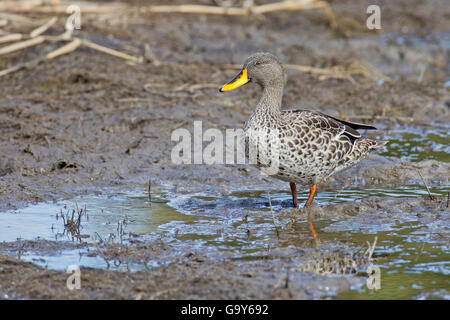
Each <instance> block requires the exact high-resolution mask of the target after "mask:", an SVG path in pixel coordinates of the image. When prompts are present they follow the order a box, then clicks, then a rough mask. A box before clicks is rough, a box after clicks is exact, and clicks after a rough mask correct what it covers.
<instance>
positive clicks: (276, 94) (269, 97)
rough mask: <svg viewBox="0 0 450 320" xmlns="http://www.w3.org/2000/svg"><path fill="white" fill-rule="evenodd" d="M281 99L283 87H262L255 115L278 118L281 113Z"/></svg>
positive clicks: (279, 85)
mask: <svg viewBox="0 0 450 320" xmlns="http://www.w3.org/2000/svg"><path fill="white" fill-rule="evenodd" d="M282 98H283V85H282V84H281V83H280V84H277V85H271V86H264V87H263V92H262V96H261V98H260V99H259V102H258V104H257V105H256V110H255V112H256V113H261V114H264V115H266V116H269V117H279V116H280V112H281V100H282Z"/></svg>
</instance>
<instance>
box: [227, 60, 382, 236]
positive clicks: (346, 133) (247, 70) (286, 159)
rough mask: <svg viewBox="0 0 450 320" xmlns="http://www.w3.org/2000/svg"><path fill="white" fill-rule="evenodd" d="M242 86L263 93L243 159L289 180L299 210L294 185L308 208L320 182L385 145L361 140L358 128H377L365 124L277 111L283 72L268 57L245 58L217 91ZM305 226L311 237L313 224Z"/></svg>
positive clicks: (246, 132) (246, 131)
mask: <svg viewBox="0 0 450 320" xmlns="http://www.w3.org/2000/svg"><path fill="white" fill-rule="evenodd" d="M247 83H256V84H257V85H258V86H259V87H260V88H261V91H262V94H261V97H260V99H259V102H258V103H257V105H256V108H255V109H254V111H253V113H252V114H251V115H250V117H249V118H248V120H247V121H246V122H245V124H244V128H243V132H244V137H245V150H246V155H247V157H250V160H252V159H253V161H251V163H252V164H254V165H256V167H258V168H259V169H261V170H262V171H263V173H264V174H266V175H268V176H271V177H274V178H277V179H280V180H283V181H286V182H289V185H290V189H291V194H292V201H293V205H294V207H295V208H299V202H298V199H297V184H300V185H305V186H309V188H310V189H309V197H308V199H307V201H306V203H305V207H309V206H311V205H312V203H313V201H314V198H315V196H316V195H317V185H318V184H319V183H321V182H323V181H325V180H326V179H327V178H329V177H330V176H332V175H333V174H335V173H337V172H339V171H341V170H343V169H346V168H348V167H351V166H354V165H355V164H357V163H358V162H359V161H360V160H362V159H363V158H364V157H366V156H367V155H368V153H369V152H370V151H372V150H374V149H377V148H381V147H383V146H384V145H385V144H386V143H387V142H388V141H379V140H373V139H369V138H366V137H363V136H362V135H361V133H360V132H359V131H358V130H360V129H363V130H375V129H376V128H375V127H373V126H370V125H366V124H361V123H356V122H350V121H344V120H340V119H338V118H335V117H333V116H330V115H327V114H324V113H322V112H319V111H315V110H308V109H300V108H298V107H297V108H296V106H293V107H291V108H289V109H282V98H283V90H284V84H285V74H284V68H283V66H282V64H281V62H280V61H279V60H278V58H277V57H276V56H274V55H273V54H271V53H268V52H258V53H255V54H253V55H251V56H250V57H248V58H247V60H246V61H245V62H244V65H243V67H242V70H241V71H240V72H239V73H238V74H237V75H236V76H235V77H234V78H233V79H232V80H231V81H229V82H228V83H226V84H225V85H223V86H222V87H221V88H220V89H219V91H220V92H226V91H231V90H235V89H237V88H239V87H241V86H243V85H245V84H247ZM252 150H253V152H251V151H252ZM309 226H310V230H311V233H312V236H313V237H314V238H316V237H317V232H316V230H315V227H314V224H313V222H312V221H309Z"/></svg>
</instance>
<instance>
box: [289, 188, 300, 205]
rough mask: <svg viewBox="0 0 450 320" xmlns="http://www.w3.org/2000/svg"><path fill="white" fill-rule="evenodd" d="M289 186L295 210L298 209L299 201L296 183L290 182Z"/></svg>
mask: <svg viewBox="0 0 450 320" xmlns="http://www.w3.org/2000/svg"><path fill="white" fill-rule="evenodd" d="M289 185H290V187H291V192H292V201H293V202H294V208H298V207H299V205H298V200H297V187H296V185H295V182H289Z"/></svg>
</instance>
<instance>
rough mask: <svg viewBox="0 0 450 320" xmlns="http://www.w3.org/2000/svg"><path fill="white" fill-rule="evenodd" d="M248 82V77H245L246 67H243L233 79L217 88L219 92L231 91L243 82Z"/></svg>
mask: <svg viewBox="0 0 450 320" xmlns="http://www.w3.org/2000/svg"><path fill="white" fill-rule="evenodd" d="M248 82H250V79H249V78H248V77H247V69H246V68H244V69H242V70H241V72H239V73H238V74H237V75H236V77H234V79H233V80H231V81H230V82H228V83H227V84H225V85H224V86H223V87H222V88H220V89H219V91H220V92H224V91H231V90H234V89H236V88H239V87H240V86H243V85H244V84H246V83H248Z"/></svg>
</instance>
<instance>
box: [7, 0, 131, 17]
mask: <svg viewBox="0 0 450 320" xmlns="http://www.w3.org/2000/svg"><path fill="white" fill-rule="evenodd" d="M71 4H74V3H73V2H72V1H64V2H60V4H54V5H48V3H46V2H44V1H32V0H22V1H3V2H0V11H1V12H14V13H54V14H55V13H56V14H60V13H62V14H66V13H67V7H68V6H70V5H71ZM75 4H76V5H78V6H79V7H80V10H81V12H82V13H84V14H85V13H96V14H99V13H111V12H118V11H120V10H123V9H124V8H126V7H127V5H124V4H122V3H110V4H107V5H100V4H92V3H89V2H86V1H77V2H75Z"/></svg>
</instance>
